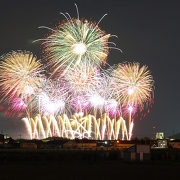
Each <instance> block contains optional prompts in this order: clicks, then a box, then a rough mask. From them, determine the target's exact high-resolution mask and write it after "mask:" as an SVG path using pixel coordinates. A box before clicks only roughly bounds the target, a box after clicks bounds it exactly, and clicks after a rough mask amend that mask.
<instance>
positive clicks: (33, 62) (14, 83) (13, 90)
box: [0, 51, 43, 99]
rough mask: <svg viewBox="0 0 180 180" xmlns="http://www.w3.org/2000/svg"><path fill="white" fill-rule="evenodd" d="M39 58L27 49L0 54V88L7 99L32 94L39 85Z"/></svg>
mask: <svg viewBox="0 0 180 180" xmlns="http://www.w3.org/2000/svg"><path fill="white" fill-rule="evenodd" d="M42 71H43V68H42V64H41V63H40V60H37V58H36V56H33V54H32V53H30V52H27V51H24V52H23V51H12V52H10V53H8V54H5V55H3V56H1V62H0V88H1V93H2V95H3V96H5V97H8V99H13V98H18V97H20V98H22V99H23V98H26V97H27V96H28V95H31V94H34V93H35V91H36V90H37V89H38V88H39V86H40V81H39V77H40V73H42Z"/></svg>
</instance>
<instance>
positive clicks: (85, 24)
mask: <svg viewBox="0 0 180 180" xmlns="http://www.w3.org/2000/svg"><path fill="white" fill-rule="evenodd" d="M76 8H77V6H76ZM61 14H63V16H64V17H65V19H66V20H65V21H63V22H62V23H60V24H59V25H57V26H56V28H54V29H51V28H48V27H45V26H41V27H40V28H47V29H48V30H50V33H49V35H48V36H47V37H45V38H44V39H38V40H37V41H44V42H43V43H42V47H43V52H44V59H46V63H47V64H48V67H49V68H50V69H51V71H52V74H54V73H55V72H56V71H58V70H59V69H61V67H63V66H66V69H68V68H70V67H74V66H76V65H79V64H80V63H81V62H88V63H91V64H93V65H96V66H98V67H100V66H101V65H104V64H105V63H106V59H107V56H108V53H109V48H114V49H118V48H115V47H114V46H115V44H114V43H113V42H108V39H109V37H111V36H115V35H110V34H106V33H105V32H104V31H102V30H101V29H100V28H99V26H98V25H99V22H100V21H101V20H102V19H103V17H104V16H105V15H106V14H105V15H104V16H103V17H102V18H101V19H100V21H99V22H98V23H94V22H91V21H87V20H86V19H81V20H80V19H79V14H78V18H77V19H75V18H71V17H70V15H69V14H68V13H66V14H64V13H61ZM108 44H111V45H113V47H109V46H108ZM118 50H120V49H118ZM120 51H121V50H120ZM65 72H66V71H64V73H65Z"/></svg>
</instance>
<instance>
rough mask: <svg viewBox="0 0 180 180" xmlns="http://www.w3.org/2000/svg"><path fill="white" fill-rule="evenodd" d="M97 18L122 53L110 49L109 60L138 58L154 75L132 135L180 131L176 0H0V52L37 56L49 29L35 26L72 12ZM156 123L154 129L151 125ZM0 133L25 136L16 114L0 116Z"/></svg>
mask: <svg viewBox="0 0 180 180" xmlns="http://www.w3.org/2000/svg"><path fill="white" fill-rule="evenodd" d="M74 3H76V4H77V6H78V9H79V14H80V18H86V19H87V20H93V21H96V22H97V21H99V20H100V19H101V17H102V16H103V15H104V14H105V13H107V14H108V15H107V16H106V17H105V18H104V19H103V20H102V21H101V22H100V24H99V27H100V28H101V29H102V30H104V31H105V32H106V33H110V34H114V35H117V36H118V38H115V37H112V38H110V41H113V42H115V43H116V46H117V47H118V48H120V49H121V50H122V51H123V53H121V52H120V51H118V50H113V49H112V50H110V54H109V56H108V63H109V64H110V65H113V64H117V63H122V62H124V61H128V62H139V63H140V64H141V65H147V66H148V68H149V69H150V71H151V73H152V75H153V78H154V80H155V91H154V95H155V97H154V104H153V106H152V108H151V110H150V113H149V114H148V115H147V116H146V117H145V118H144V119H142V120H139V119H136V120H135V125H134V130H133V137H138V138H141V137H155V134H154V133H156V132H164V133H165V136H166V137H168V136H170V135H173V134H176V133H179V132H180V116H179V115H180V110H179V108H180V94H179V93H180V85H179V83H180V80H179V79H180V53H179V52H180V50H179V48H180V1H179V0H154V1H153V0H146V1H144V0H76V1H72V0H64V1H62V0H37V1H33V0H32V1H30V0H21V1H18V0H13V1H8V0H1V1H0V7H1V11H0V23H1V24H0V55H3V54H6V53H8V52H10V51H11V50H27V51H31V52H32V53H33V54H34V55H36V56H37V57H38V58H41V50H40V44H39V43H33V42H32V41H34V40H36V39H40V38H43V37H44V35H46V34H47V33H48V31H47V30H46V29H38V27H39V26H48V27H54V26H55V25H56V24H58V23H59V22H60V21H62V20H64V19H65V18H64V17H63V16H62V15H61V14H60V12H63V13H64V12H68V13H69V14H70V15H71V17H75V18H76V17H77V13H76V8H75V5H74ZM153 127H155V128H153ZM0 133H3V134H8V135H9V136H11V137H13V138H18V137H20V134H21V138H28V136H27V132H26V129H25V125H24V123H23V122H22V121H21V119H15V118H7V117H4V116H3V112H1V115H0Z"/></svg>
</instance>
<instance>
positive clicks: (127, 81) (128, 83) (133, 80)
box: [110, 62, 154, 106]
mask: <svg viewBox="0 0 180 180" xmlns="http://www.w3.org/2000/svg"><path fill="white" fill-rule="evenodd" d="M111 77H112V79H111V82H110V86H111V87H112V88H114V95H115V97H116V99H117V100H119V102H121V105H122V106H126V105H127V104H128V105H131V106H142V105H143V104H144V103H145V102H146V101H147V100H149V99H151V98H152V92H153V87H154V80H153V77H152V75H151V73H150V71H149V70H148V67H147V66H145V65H144V66H142V67H140V64H139V63H135V62H134V63H131V62H126V63H122V64H118V65H116V66H115V67H114V69H113V71H112V72H111Z"/></svg>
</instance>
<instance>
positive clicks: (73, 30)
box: [0, 11, 154, 140]
mask: <svg viewBox="0 0 180 180" xmlns="http://www.w3.org/2000/svg"><path fill="white" fill-rule="evenodd" d="M77 12H78V11H77ZM63 15H64V16H65V18H66V21H65V22H63V23H61V24H60V25H58V26H57V27H56V29H55V30H54V29H51V28H47V27H46V28H47V29H49V30H50V35H49V36H47V37H46V38H44V39H39V40H38V41H41V40H42V41H43V43H42V45H43V52H44V61H45V63H44V65H46V66H43V63H42V64H41V62H40V61H39V60H37V59H36V57H35V56H33V55H32V53H30V52H22V51H17V52H16V51H12V52H11V53H8V54H6V55H3V56H1V62H0V69H1V70H0V78H1V81H0V88H1V92H2V95H3V101H2V102H3V103H5V104H6V105H8V106H9V107H8V109H7V110H6V113H5V114H10V115H14V113H16V114H18V115H19V116H21V117H22V120H23V121H24V122H25V125H26V128H27V131H28V133H29V136H30V138H31V139H33V138H46V137H49V136H59V137H66V138H71V139H74V138H88V139H100V140H103V139H127V140H130V139H131V136H132V130H133V126H134V118H135V116H136V115H137V114H141V113H142V112H144V110H147V108H148V107H149V105H150V104H151V103H152V97H153V85H154V81H153V78H152V76H151V74H150V71H149V70H148V69H147V66H142V67H140V65H139V63H127V62H126V63H122V64H118V65H114V66H112V67H109V68H108V69H106V70H104V69H103V68H102V66H105V65H107V64H106V60H107V55H108V51H109V48H115V47H109V46H108V44H113V43H112V42H108V38H109V37H111V35H110V34H105V33H104V32H103V31H102V30H100V28H99V27H98V25H99V22H100V21H99V22H98V23H97V24H94V23H92V22H88V21H87V20H80V19H79V15H78V18H77V19H72V18H70V16H69V15H68V14H63ZM103 17H104V16H103ZM115 49H118V48H115Z"/></svg>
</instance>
